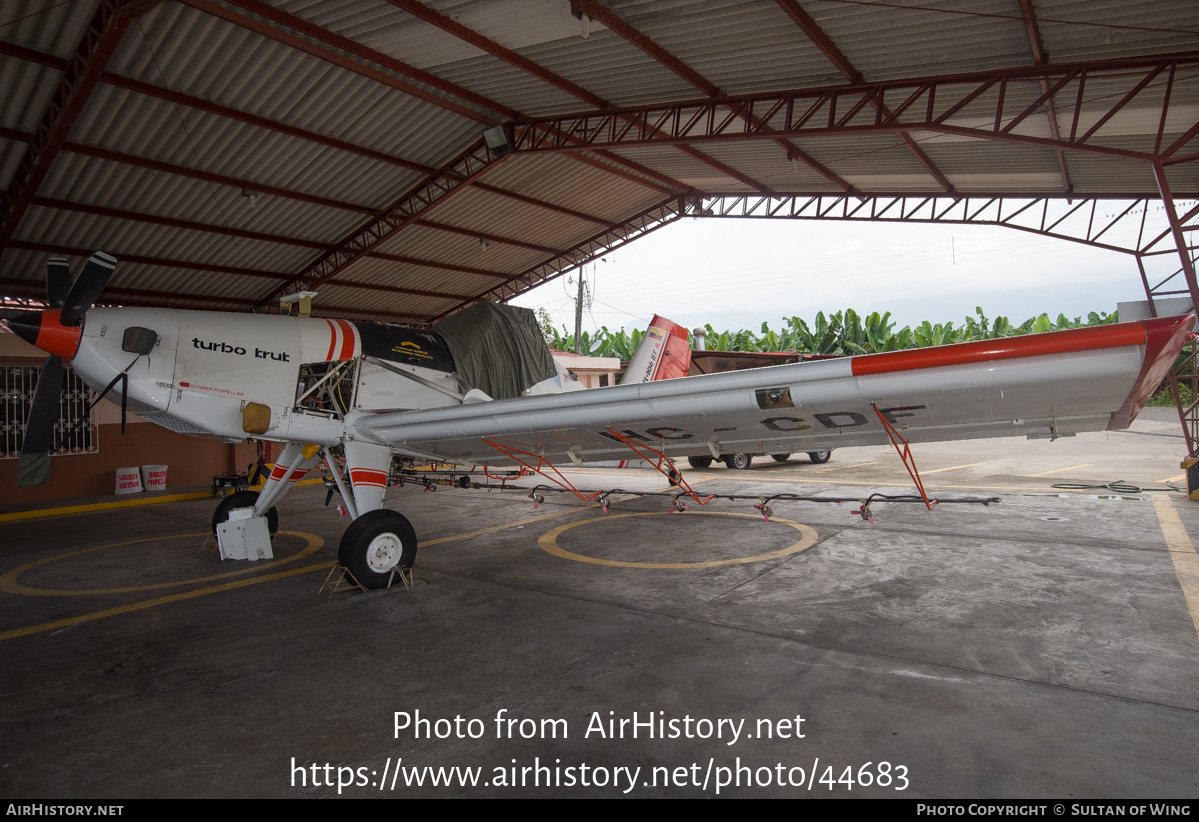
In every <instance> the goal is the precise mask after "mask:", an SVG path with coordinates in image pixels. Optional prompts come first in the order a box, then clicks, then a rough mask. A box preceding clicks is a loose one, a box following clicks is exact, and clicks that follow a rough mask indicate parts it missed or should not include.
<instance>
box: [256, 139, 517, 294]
mask: <svg viewBox="0 0 1199 822" xmlns="http://www.w3.org/2000/svg"><path fill="white" fill-rule="evenodd" d="M504 159H505V158H504V157H494V156H492V154H491V152H490V151H489V150H488V149H487V147H486V146H485V145H484V144H483V141H482V140H480V141H479V142H477V143H476V144H475V145H473V146H471V147H470V148H469V149H467V150H466V151H464V152H463V153H462V154H460V155H459V156H458V157H456V158H454V159H453V160H451V161H450V162H449V163H447V164H446V165H444V166H442V168H441V169H440V170H439V171H438V172H437V174H435V175H432V176H430V177H428V178H426V179H425V180H424V181H422V182H421V183H420V184H419V185H417V186H415V187H414V188H412V189H410V190H409V191H408V192H407V193H406V194H404V196H402V197H400V198H399V199H398V200H397V201H396V202H394V203H392V204H391V205H390V206H389V207H388V208H386V209H384V210H383V211H382V212H380V213H379V214H378V215H376V216H375V218H374V219H372V220H371V221H370V222H368V223H367V224H366V225H364V226H361V227H360V228H358V229H356V230H355V231H353V232H351V233H350V234H349V235H347V236H346V237H344V238H343V239H342V240H341V242H339V243H338V244H337V245H336V246H334V247H333V248H331V249H330V250H329V251H327V252H325V253H324V254H322V255H321V256H320V257H318V258H317V259H316V260H314V261H313V262H312V263H311V264H309V265H308V266H306V267H305V268H304V269H303V270H302V271H301V272H299V274H297V275H296V276H295V277H293V278H291V280H290V282H289V283H288V284H287V285H285V286H283V287H281V288H278V289H276V290H275V291H273V292H271V294H269V295H268V296H267V297H266V298H264V299H263V300H262V302H261V303H260V304H259V305H260V306H264V305H267V304H269V303H270V302H272V301H273V300H274V299H275V298H276V297H278V296H279V295H281V294H283V293H285V292H287V291H291V290H308V291H315V290H316V289H318V288H320V287H321V286H322V285H324V284H325V283H327V282H329V281H330V280H332V279H333V278H335V277H336V276H337V275H338V274H340V273H341V272H343V271H344V270H345V269H346V268H347V267H348V266H350V265H351V264H353V263H354V262H355V261H357V260H359V259H361V258H362V257H363V256H365V255H366V254H368V253H370V252H372V251H375V250H377V249H378V247H379V246H380V245H382V244H383V243H384V242H386V241H387V240H389V239H390V238H391V237H393V236H395V235H396V234H397V233H398V232H400V231H402V230H403V229H404V228H406V227H407V226H410V225H413V224H415V223H416V221H417V220H421V219H425V218H426V217H427V216H428V214H429V212H431V211H432V210H433V209H434V208H436V207H437V206H439V205H441V204H442V203H444V202H446V201H447V200H449V199H450V198H452V197H454V196H456V195H457V194H458V193H460V192H461V191H463V190H464V189H465V188H467V187H468V186H470V185H473V184H474V183H476V182H478V180H479V179H480V178H482V177H483V175H484V174H486V173H487V172H488V171H490V170H491V169H492V168H494V167H495V166H496V165H497V164H499V163H500V162H503V160H504Z"/></svg>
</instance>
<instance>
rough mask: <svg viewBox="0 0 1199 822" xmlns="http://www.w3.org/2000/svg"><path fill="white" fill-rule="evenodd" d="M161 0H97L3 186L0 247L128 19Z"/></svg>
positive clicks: (63, 139)
mask: <svg viewBox="0 0 1199 822" xmlns="http://www.w3.org/2000/svg"><path fill="white" fill-rule="evenodd" d="M159 2H161V0H100V3H99V5H98V6H97V7H96V11H95V13H94V14H93V15H92V19H91V21H90V22H89V23H88V25H87V28H86V29H85V30H84V33H83V37H82V38H80V41H79V44H78V45H77V46H76V47H75V52H74V53H73V54H72V55H71V57H70V59H69V60H68V61H67V66H66V68H65V70H64V71H63V75H62V77H61V78H60V79H59V82H58V88H57V89H56V90H55V92H54V96H53V97H52V98H51V100H50V103H49V105H47V107H46V110H45V111H44V112H43V113H42V116H41V119H40V121H39V122H38V125H37V127H36V128H35V129H34V131H33V137H32V139H31V140H30V143H29V146H28V148H26V150H25V156H24V157H23V158H22V160H21V163H20V165H19V166H18V167H17V170H16V173H15V175H14V176H13V179H12V182H11V183H10V184H9V187H8V190H7V191H5V192H4V195H3V196H2V197H0V252H3V250H4V248H5V246H6V245H8V243H9V241H10V240H11V239H12V238H13V235H14V233H15V232H16V230H17V226H18V225H19V224H20V222H21V219H22V218H23V217H24V216H25V212H26V210H27V209H28V208H29V203H30V201H31V200H32V199H33V197H34V195H36V194H37V190H38V188H39V187H40V186H41V184H42V181H43V180H44V179H45V178H46V174H48V173H49V171H50V166H51V165H52V164H53V163H54V160H55V158H56V157H57V156H58V152H59V151H60V150H61V149H62V147H63V145H64V144H65V143H66V141H67V136H68V135H69V134H70V132H71V128H72V127H74V125H75V121H76V119H78V117H79V115H80V114H81V113H82V112H83V107H84V106H85V105H86V104H87V101H88V99H89V98H90V97H91V94H92V90H93V89H94V88H95V87H96V83H97V82H99V79H100V75H101V74H103V73H104V69H105V67H106V66H107V65H108V61H109V60H110V59H112V56H113V54H114V53H115V52H116V50H117V46H118V45H120V42H121V39H122V38H123V37H124V36H125V31H126V30H127V29H128V28H129V24H130V23H132V22H133V20H134V19H136V18H137V16H138V15H140V14H143V13H145V12H146V11H147V10H149V9H151V8H153V7H154V6H156V5H158V3H159Z"/></svg>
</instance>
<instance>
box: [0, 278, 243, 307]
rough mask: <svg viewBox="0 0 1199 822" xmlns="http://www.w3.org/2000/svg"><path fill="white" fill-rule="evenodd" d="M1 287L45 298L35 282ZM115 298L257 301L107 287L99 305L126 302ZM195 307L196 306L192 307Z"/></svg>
mask: <svg viewBox="0 0 1199 822" xmlns="http://www.w3.org/2000/svg"><path fill="white" fill-rule="evenodd" d="M0 287H3V288H5V289H6V290H8V289H17V290H18V291H24V292H28V293H29V294H30V295H31V296H38V297H41V298H45V296H46V287H45V285H44V284H43V283H40V282H34V281H32V280H18V279H16V278H15V277H0ZM114 297H133V298H145V299H147V300H153V302H149V301H147V302H140V301H139V302H137V303H132V302H131V303H129V304H131V305H133V304H138V305H151V306H154V307H166V308H171V307H174V306H172V305H170V303H171V302H172V301H173V302H175V304H178V301H179V300H193V301H203V302H206V303H217V304H218V305H238V306H242V307H244V308H246V309H249V308H251V307H252V306H253V305H254V303H255V302H257V301H256V300H252V299H244V298H240V297H218V296H211V295H207V294H180V293H178V292H174V291H148V290H146V289H142V288H120V287H117V286H105V287H104V295H103V297H101V299H100V300H98V301H97V302H98V303H99V304H102V305H103V304H110V303H115V302H125V301H124V300H115V299H113V298H114ZM192 307H194V306H192Z"/></svg>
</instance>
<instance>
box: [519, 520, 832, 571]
mask: <svg viewBox="0 0 1199 822" xmlns="http://www.w3.org/2000/svg"><path fill="white" fill-rule="evenodd" d="M657 516H676V515H674V514H671V513H669V512H666V511H644V512H640V513H629V514H608V515H607V516H603V517H592V518H591V519H584V520H579V521H578V522H568V523H566V524H565V525H559V526H558V527H557V528H555V529H553V530H552V531H549V532H547V533H545V534H542V535H541V537H540V538H539V539H538V540H537V544H538V545H540V546H541V549H542V550H543V551H546V552H547V553H550V554H553V555H554V556H557V557H562V558H563V559H573V560H574V561H575V562H586V563H590V564H591V565H608V566H613V567H617V568H668V569H677V568H719V567H722V566H727V565H745V564H747V563H750V562H762V561H764V560H768V559H778V558H779V557H785V556H790V555H791V554H798V553H799V552H800V551H804V550H806V549H808V548H811V547H812V546H813V545H815V544H816V539H817V534H816V532H815V531H814V530H812V529H811V528H810V527H808V526H807V525H804V524H802V523H799V522H792V521H791V520H789V519H782V518H780V517H773V518H771V520H770V521H771V522H772V523H775V522H777V523H781V524H783V525H790V526H791V527H792V528H794V529H795V530H797V531H799V533H800V534H802V537H800V539H799V541H798V542H795V543H792V544H791V545H788V546H787V547H786V548H780V549H779V550H777V551H771V552H770V553H767V554H757V555H755V556H752V557H738V558H736V559H717V560H710V561H708V562H622V561H619V560H614V559H598V558H596V557H588V556H583V555H582V554H576V553H573V552H571V551H567V550H566V549H564V548H560V547H559V546H558V535H559V534H561V533H562V532H564V531H568V530H570V529H571V528H578V527H579V526H580V525H587V524H589V523H593V522H608V521H609V520H613V519H622V518H624V517H657ZM682 516H709V517H753V518H755V519H756V518H757V517H758V516H759V514H737V513H733V512H731V511H688V512H687V513H686V514H683V515H682Z"/></svg>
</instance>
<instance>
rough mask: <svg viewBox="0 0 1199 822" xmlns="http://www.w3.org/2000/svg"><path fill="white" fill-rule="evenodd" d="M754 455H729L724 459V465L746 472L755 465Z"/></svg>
mask: <svg viewBox="0 0 1199 822" xmlns="http://www.w3.org/2000/svg"><path fill="white" fill-rule="evenodd" d="M753 461H754V456H753V454H729V455H727V456H726V457H725V458H724V464H725V465H727V466H728V467H729V468H738V469H740V470H742V471H744V470H745V469H746V468H749V466H750V465H751V464H752V463H753Z"/></svg>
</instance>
